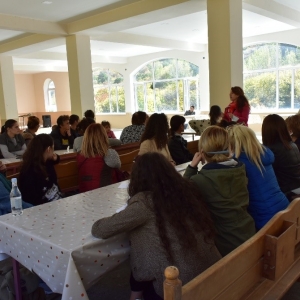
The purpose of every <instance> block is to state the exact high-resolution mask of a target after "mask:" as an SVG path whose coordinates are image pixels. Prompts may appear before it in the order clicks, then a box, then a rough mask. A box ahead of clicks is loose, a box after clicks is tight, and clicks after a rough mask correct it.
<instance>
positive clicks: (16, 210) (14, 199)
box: [10, 178, 23, 216]
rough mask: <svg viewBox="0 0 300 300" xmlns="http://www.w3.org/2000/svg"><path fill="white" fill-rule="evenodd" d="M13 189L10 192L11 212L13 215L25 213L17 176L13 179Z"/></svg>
mask: <svg viewBox="0 0 300 300" xmlns="http://www.w3.org/2000/svg"><path fill="white" fill-rule="evenodd" d="M11 183H12V189H11V192H10V205H11V213H12V215H13V216H19V215H21V214H22V213H23V209H22V195H21V193H20V191H19V189H18V185H17V178H12V179H11Z"/></svg>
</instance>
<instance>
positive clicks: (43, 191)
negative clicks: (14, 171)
mask: <svg viewBox="0 0 300 300" xmlns="http://www.w3.org/2000/svg"><path fill="white" fill-rule="evenodd" d="M58 163H59V156H58V155H57V154H55V153H54V143H53V139H52V137H51V136H50V135H48V134H44V133H43V134H39V135H37V136H36V137H35V138H34V139H33V140H32V141H31V142H30V143H29V145H28V148H27V150H26V152H25V153H24V155H23V164H22V166H21V170H20V175H19V181H18V186H19V189H20V192H21V194H22V198H23V200H24V201H26V202H28V203H31V204H32V205H40V204H44V203H48V202H50V201H53V200H57V199H60V198H61V197H62V194H61V192H60V190H59V187H58V183H57V176H56V172H55V169H54V165H55V164H58Z"/></svg>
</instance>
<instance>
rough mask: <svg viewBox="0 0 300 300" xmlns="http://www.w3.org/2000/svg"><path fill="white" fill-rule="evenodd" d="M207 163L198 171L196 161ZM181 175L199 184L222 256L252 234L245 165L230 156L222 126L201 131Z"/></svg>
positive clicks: (252, 223) (226, 135) (253, 230)
mask: <svg viewBox="0 0 300 300" xmlns="http://www.w3.org/2000/svg"><path fill="white" fill-rule="evenodd" d="M200 162H202V163H203V162H206V164H205V165H204V166H203V167H202V169H201V170H200V171H199V172H198V167H197V166H198V164H199V163H200ZM184 177H186V178H190V179H191V180H192V181H194V182H195V184H196V185H197V186H198V188H199V190H200V191H201V193H202V195H203V199H204V201H205V202H206V203H207V206H208V208H209V210H210V212H211V215H212V218H213V221H214V225H215V229H216V233H217V234H216V237H215V243H216V246H217V248H218V250H219V251H220V253H221V255H222V256H225V255H227V254H228V253H229V252H231V251H232V250H234V249H235V248H236V247H238V246H239V245H241V244H242V243H244V242H245V241H246V240H248V239H249V238H250V237H251V236H252V235H253V234H255V232H256V230H255V224H254V221H253V219H252V217H251V216H250V215H249V214H248V212H247V207H248V204H249V196H248V190H247V177H246V171H245V166H244V165H243V164H242V163H240V162H237V161H236V160H234V159H232V158H231V153H230V149H229V141H228V134H227V132H226V130H225V129H223V128H221V127H218V126H210V127H208V128H207V129H205V130H204V132H203V134H202V135H201V138H200V141H199V152H196V154H195V156H194V158H193V160H192V162H191V164H190V165H189V166H188V168H187V169H186V171H185V174H184Z"/></svg>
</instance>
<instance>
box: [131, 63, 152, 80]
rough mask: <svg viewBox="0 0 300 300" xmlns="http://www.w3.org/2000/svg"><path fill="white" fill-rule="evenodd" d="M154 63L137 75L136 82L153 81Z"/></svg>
mask: <svg viewBox="0 0 300 300" xmlns="http://www.w3.org/2000/svg"><path fill="white" fill-rule="evenodd" d="M152 65H153V63H150V64H148V65H146V66H144V67H143V68H142V69H141V70H139V71H138V72H137V73H136V75H135V81H152V80H153V78H152V69H153V67H152Z"/></svg>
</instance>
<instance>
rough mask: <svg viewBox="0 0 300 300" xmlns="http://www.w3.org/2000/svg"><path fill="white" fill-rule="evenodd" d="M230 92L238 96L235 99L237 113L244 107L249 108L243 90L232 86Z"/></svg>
mask: <svg viewBox="0 0 300 300" xmlns="http://www.w3.org/2000/svg"><path fill="white" fill-rule="evenodd" d="M231 92H232V93H234V94H235V95H237V96H238V98H237V99H236V109H237V111H242V110H243V108H244V106H250V105H249V101H248V99H247V97H246V96H245V93H244V91H243V89H242V88H241V87H239V86H233V87H232V88H231Z"/></svg>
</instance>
